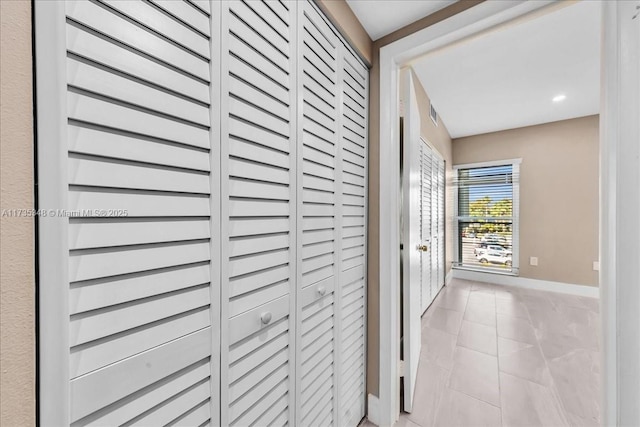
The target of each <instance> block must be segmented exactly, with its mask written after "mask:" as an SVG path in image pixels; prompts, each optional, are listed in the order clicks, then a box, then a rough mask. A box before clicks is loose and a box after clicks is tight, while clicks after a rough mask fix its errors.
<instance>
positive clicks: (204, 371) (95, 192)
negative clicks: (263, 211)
mask: <svg viewBox="0 0 640 427" xmlns="http://www.w3.org/2000/svg"><path fill="white" fill-rule="evenodd" d="M50 7H62V8H64V7H65V5H62V4H60V5H59V6H50ZM65 13H66V19H67V23H66V28H65V30H66V50H67V56H66V64H65V66H66V74H67V80H66V85H67V88H66V107H67V110H66V119H67V123H68V124H67V125H66V128H65V133H66V137H67V141H64V143H66V144H67V149H68V155H67V157H66V160H65V166H63V168H66V170H67V172H68V193H67V195H66V198H67V208H68V209H69V210H71V211H78V210H80V211H82V210H86V211H82V213H81V215H82V217H72V218H69V219H68V223H66V224H65V228H66V230H67V237H68V251H69V252H68V254H69V256H68V282H69V283H68V296H69V313H68V314H69V324H68V328H69V329H68V345H69V349H68V351H69V356H68V363H69V365H68V373H69V378H68V380H69V387H68V390H69V398H68V400H67V401H68V402H69V410H70V412H69V419H68V421H69V422H70V423H71V424H72V425H77V426H80V425H121V424H142V425H158V424H159V423H163V424H180V425H201V424H206V423H208V421H209V420H210V419H217V414H216V413H215V412H217V409H216V408H217V407H218V403H217V402H218V399H219V396H218V393H217V384H218V382H219V379H218V374H217V372H216V370H215V369H214V368H213V367H215V366H216V365H217V363H216V361H215V360H216V359H217V354H218V344H217V330H218V328H219V324H218V314H217V313H218V308H217V307H218V302H217V296H216V295H217V289H218V286H219V282H218V280H219V279H218V276H217V275H215V274H212V271H214V272H215V271H217V269H218V268H219V266H218V264H217V262H216V260H215V259H214V258H212V247H217V245H218V244H219V239H220V236H219V235H218V234H217V230H216V229H212V228H211V224H212V223H213V224H216V223H217V219H216V218H215V213H214V211H215V210H216V208H215V206H216V204H217V200H218V199H219V197H220V195H219V191H218V189H217V188H214V187H213V186H212V185H211V181H210V174H211V173H217V170H216V169H217V149H218V147H217V145H218V134H217V132H216V123H214V120H212V117H213V116H212V114H211V111H212V110H214V109H215V107H214V106H213V105H212V102H214V101H213V100H215V99H217V98H218V97H219V93H218V88H217V85H216V84H215V83H212V82H214V81H215V80H214V77H215V75H213V74H212V72H211V64H212V61H214V60H215V58H212V57H211V51H212V46H211V44H212V43H214V44H215V43H217V40H215V39H213V38H212V37H214V34H215V33H216V31H217V30H216V27H217V24H216V23H215V21H216V20H217V19H218V16H212V10H211V8H210V5H209V4H208V3H198V4H197V5H196V3H193V4H187V3H183V2H144V1H128V2H122V1H100V2H98V1H69V2H66V11H65ZM61 21H62V22H60V23H58V24H57V25H65V24H64V23H63V22H64V21H63V20H62V19H61ZM89 210H91V211H89ZM98 210H105V211H106V210H124V211H127V214H128V216H126V217H113V216H108V217H105V216H103V215H104V213H103V212H101V211H98ZM212 216H213V218H212ZM46 255H48V254H45V256H46ZM45 280H46V279H45ZM47 286H48V285H47ZM61 339H63V338H62V337H61ZM44 354H46V353H44ZM212 358H213V359H212ZM59 369H61V370H62V371H63V372H66V370H64V369H62V368H61V367H60V368H59ZM48 398H54V397H53V396H49V397H48ZM55 398H58V397H55ZM60 399H62V400H63V401H64V400H66V398H65V397H60ZM59 410H61V411H62V410H63V409H62V408H60V409H59ZM43 421H44V423H47V422H51V420H50V419H47V418H43Z"/></svg>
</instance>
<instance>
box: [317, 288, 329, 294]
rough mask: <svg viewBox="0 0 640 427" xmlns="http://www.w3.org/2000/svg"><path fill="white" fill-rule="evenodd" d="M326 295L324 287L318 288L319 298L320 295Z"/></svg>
mask: <svg viewBox="0 0 640 427" xmlns="http://www.w3.org/2000/svg"><path fill="white" fill-rule="evenodd" d="M326 293H327V290H326V289H325V287H324V286H318V294H319V295H320V296H322V295H324V294H326Z"/></svg>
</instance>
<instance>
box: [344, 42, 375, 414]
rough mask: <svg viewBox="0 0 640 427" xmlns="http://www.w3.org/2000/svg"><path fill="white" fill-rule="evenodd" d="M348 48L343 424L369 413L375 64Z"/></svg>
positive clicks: (345, 74)
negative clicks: (370, 140)
mask: <svg viewBox="0 0 640 427" xmlns="http://www.w3.org/2000/svg"><path fill="white" fill-rule="evenodd" d="M341 48H342V65H341V78H340V79H339V80H340V82H341V85H342V102H341V108H342V110H341V112H342V115H341V124H342V126H341V128H340V133H341V138H340V140H339V142H340V144H341V150H339V158H340V164H341V175H342V188H341V191H342V201H341V202H342V217H341V219H342V224H341V234H342V236H341V238H342V259H341V269H342V271H341V272H340V289H339V299H340V303H339V307H340V312H341V313H340V316H339V324H340V328H339V336H340V339H339V343H338V344H339V349H340V350H339V351H340V353H339V357H338V366H339V367H340V368H339V369H340V370H339V372H340V374H339V399H338V402H339V405H340V406H339V418H338V423H337V425H338V426H357V425H358V423H359V422H360V420H361V419H362V418H363V417H364V402H365V396H366V389H365V377H366V370H365V369H366V366H365V360H366V356H365V349H366V336H365V335H366V332H365V331H366V329H365V328H366V270H367V265H366V247H367V237H366V221H367V203H366V195H367V185H366V182H367V153H368V149H367V147H368V145H367V141H368V136H367V135H368V131H369V129H368V120H367V117H368V107H367V106H368V102H369V99H368V93H369V70H368V69H367V68H366V67H365V66H364V65H363V64H362V62H360V61H359V60H358V59H357V58H356V56H355V55H354V54H353V53H352V52H351V51H350V50H349V49H347V48H345V46H341Z"/></svg>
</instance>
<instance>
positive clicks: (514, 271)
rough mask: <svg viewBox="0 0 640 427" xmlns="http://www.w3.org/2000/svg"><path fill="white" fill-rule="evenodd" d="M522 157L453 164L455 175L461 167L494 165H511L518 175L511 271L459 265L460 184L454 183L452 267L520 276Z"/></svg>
mask: <svg viewBox="0 0 640 427" xmlns="http://www.w3.org/2000/svg"><path fill="white" fill-rule="evenodd" d="M521 163H522V158H517V159H505V160H492V161H488V162H478V163H465V164H460V165H453V167H452V169H453V172H454V174H455V176H456V177H457V176H458V170H459V169H474V168H486V167H493V166H511V167H512V169H511V173H512V174H513V176H515V177H518V178H517V179H515V180H513V181H512V184H513V200H512V204H513V217H512V225H511V227H512V230H513V231H512V233H513V234H512V240H511V246H512V247H511V251H512V255H511V271H500V270H497V269H495V270H494V269H491V268H482V267H473V266H467V265H457V263H459V262H460V261H459V259H458V256H459V255H458V254H459V253H460V245H459V243H458V242H459V237H460V217H459V216H458V208H459V206H458V186H457V185H454V187H455V188H454V191H453V235H454V236H455V237H454V239H453V251H454V252H453V253H454V254H456V255H455V260H454V261H453V262H452V266H451V268H454V269H458V270H471V271H479V272H483V273H489V274H502V275H507V276H519V275H520V179H519V176H520V164H521Z"/></svg>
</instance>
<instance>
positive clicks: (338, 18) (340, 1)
mask: <svg viewBox="0 0 640 427" xmlns="http://www.w3.org/2000/svg"><path fill="white" fill-rule="evenodd" d="M316 4H317V5H318V6H320V9H322V11H323V12H324V13H325V15H327V17H329V19H330V20H331V22H333V24H334V25H335V26H336V28H338V30H340V33H341V34H342V36H343V37H344V38H345V39H347V41H348V42H349V43H350V44H351V46H352V47H353V48H354V49H355V50H356V51H357V52H358V53H360V56H361V57H362V59H363V60H364V61H365V62H366V63H367V65H371V62H372V57H373V52H372V50H373V42H372V41H371V38H369V34H367V31H366V30H365V29H364V27H363V26H362V24H361V23H360V21H358V18H357V17H356V15H355V14H354V13H353V11H352V10H351V8H350V7H349V5H348V4H347V3H346V2H345V1H344V0H316Z"/></svg>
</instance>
